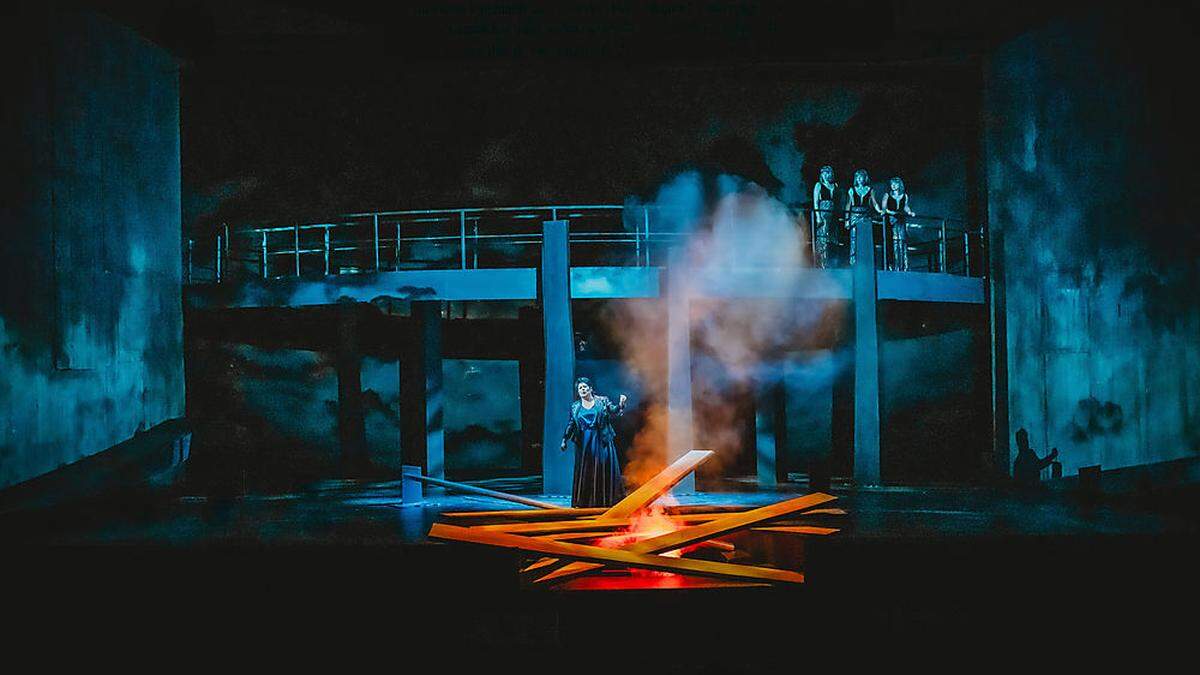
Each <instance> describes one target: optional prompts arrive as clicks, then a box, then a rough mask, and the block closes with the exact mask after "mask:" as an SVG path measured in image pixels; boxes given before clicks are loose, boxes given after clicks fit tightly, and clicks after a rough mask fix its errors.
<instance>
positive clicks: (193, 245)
mask: <svg viewBox="0 0 1200 675" xmlns="http://www.w3.org/2000/svg"><path fill="white" fill-rule="evenodd" d="M195 248H196V240H195V239H192V238H191V237H188V242H187V278H186V279H184V283H185V284H187V285H189V286H190V285H191V283H192V251H193V250H195Z"/></svg>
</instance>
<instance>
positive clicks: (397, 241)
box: [392, 220, 400, 269]
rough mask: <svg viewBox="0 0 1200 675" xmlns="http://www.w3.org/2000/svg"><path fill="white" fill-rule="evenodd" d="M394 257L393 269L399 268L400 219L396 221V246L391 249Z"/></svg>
mask: <svg viewBox="0 0 1200 675" xmlns="http://www.w3.org/2000/svg"><path fill="white" fill-rule="evenodd" d="M392 253H393V255H394V256H395V258H396V262H395V265H394V267H395V269H400V221H399V220H397V221H396V248H395V249H394V250H393V251H392Z"/></svg>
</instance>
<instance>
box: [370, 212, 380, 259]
mask: <svg viewBox="0 0 1200 675" xmlns="http://www.w3.org/2000/svg"><path fill="white" fill-rule="evenodd" d="M371 219H372V221H373V223H374V232H375V238H374V241H375V271H376V272H378V271H379V214H378V213H376V214H374V215H373V216H372V217H371Z"/></svg>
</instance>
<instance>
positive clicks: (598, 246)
mask: <svg viewBox="0 0 1200 675" xmlns="http://www.w3.org/2000/svg"><path fill="white" fill-rule="evenodd" d="M792 210H793V213H794V214H795V215H796V216H797V220H798V222H802V221H804V220H806V221H807V222H806V223H804V225H805V226H806V227H807V228H808V230H809V231H808V235H809V241H810V246H811V251H810V255H811V256H812V260H813V261H817V260H818V259H819V256H818V248H819V247H820V244H821V242H820V241H819V240H818V236H817V235H818V231H817V228H818V223H819V222H820V219H819V218H818V216H824V217H826V218H827V219H828V221H827V222H828V223H829V226H830V227H829V230H830V231H831V232H837V234H838V235H839V236H838V237H837V238H836V241H830V242H828V246H827V248H826V250H827V251H828V252H835V253H837V252H841V253H846V252H848V248H849V247H848V236H849V235H848V234H847V232H846V229H845V227H844V222H845V221H844V217H845V212H844V211H841V210H836V209H834V210H830V211H828V212H826V211H821V210H818V209H813V208H812V207H811V206H808V205H801V206H799V207H794V208H793V209H792ZM675 215H676V214H672V213H670V212H668V211H665V210H663V209H661V208H659V207H654V206H634V207H625V206H620V205H607V204H601V205H594V204H589V205H562V206H514V207H500V208H462V209H428V210H414V211H380V212H369V213H351V214H346V215H343V216H339V217H337V218H336V219H331V220H328V221H324V222H308V223H288V224H278V223H274V224H266V225H258V226H246V227H238V228H230V227H228V226H227V225H222V226H221V228H220V229H219V231H218V232H217V233H216V236H215V241H210V242H196V241H193V240H188V241H187V243H186V247H185V251H184V256H185V261H184V263H185V278H186V281H187V283H221V282H224V281H227V280H229V279H234V278H246V277H259V278H262V279H277V278H283V277H297V276H314V277H319V276H324V275H330V274H355V273H363V272H377V271H396V270H411V269H455V268H457V269H479V268H497V267H536V266H538V265H539V264H540V259H541V249H540V246H541V243H542V222H543V221H545V220H560V219H563V220H569V221H570V222H571V227H570V233H569V237H568V241H569V245H570V247H571V261H572V264H573V265H613V266H639V267H650V266H655V265H662V264H665V262H666V258H667V256H666V252H667V250H668V249H669V248H670V247H671V246H673V245H674V244H676V243H678V242H680V241H682V240H683V238H684V235H685V233H684V232H683V231H681V229H680V228H679V227H678V226H677V225H676V223H678V222H679V221H680V220H682V219H681V218H678V217H674V216H675ZM801 215H803V216H804V218H801V217H800V216H801ZM881 220H882V219H881V218H879V217H873V218H872V222H873V226H874V227H876V228H881ZM903 226H904V227H905V228H906V231H907V232H908V235H909V236H908V237H906V242H907V250H908V252H909V259H910V260H912V259H914V258H915V259H917V260H919V261H921V262H923V263H924V265H923V267H924V269H925V270H926V271H937V272H944V273H955V274H963V275H968V276H970V275H973V274H974V273H975V272H976V271H978V270H982V269H983V264H982V250H983V248H982V243H983V242H982V232H981V230H980V229H979V228H974V229H972V228H968V227H967V226H966V224H965V223H964V222H963V221H959V220H954V219H950V218H939V217H920V216H917V217H914V216H909V217H908V218H907V219H906V221H905V222H904V225H903ZM890 229H891V228H884V230H886V231H883V230H881V231H880V232H879V234H877V235H876V238H875V241H876V250H877V251H879V250H880V249H882V256H879V258H878V259H877V261H876V266H877V267H880V266H881V267H883V268H885V269H888V268H889V246H890V245H891V239H890V237H888V236H885V235H889V234H890ZM814 264H815V263H814ZM848 265H849V259H848V256H847V255H844V254H839V255H829V256H826V265H825V266H826V267H836V266H848ZM909 270H910V271H918V270H915V269H914V266H913V265H911V264H910V265H909Z"/></svg>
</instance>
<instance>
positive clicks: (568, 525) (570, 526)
mask: <svg viewBox="0 0 1200 675" xmlns="http://www.w3.org/2000/svg"><path fill="white" fill-rule="evenodd" d="M663 517H664V518H668V519H670V520H673V521H675V522H677V523H687V524H692V523H706V522H708V521H711V520H716V519H718V518H723V517H725V516H722V515H719V514H707V513H697V514H694V515H688V516H663ZM631 524H632V521H631V520H629V519H628V518H621V519H616V520H607V519H606V520H601V519H599V518H580V519H579V520H556V521H552V522H549V523H498V524H495V525H476V526H475V527H474V528H472V529H475V530H481V531H484V532H508V533H510V534H529V535H541V534H558V533H560V532H586V531H588V530H616V529H620V528H622V527H629V526H630V525H631Z"/></svg>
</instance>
